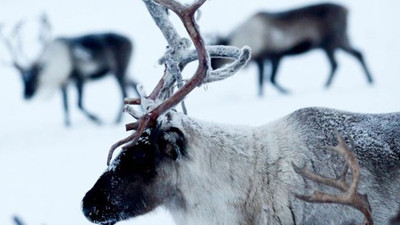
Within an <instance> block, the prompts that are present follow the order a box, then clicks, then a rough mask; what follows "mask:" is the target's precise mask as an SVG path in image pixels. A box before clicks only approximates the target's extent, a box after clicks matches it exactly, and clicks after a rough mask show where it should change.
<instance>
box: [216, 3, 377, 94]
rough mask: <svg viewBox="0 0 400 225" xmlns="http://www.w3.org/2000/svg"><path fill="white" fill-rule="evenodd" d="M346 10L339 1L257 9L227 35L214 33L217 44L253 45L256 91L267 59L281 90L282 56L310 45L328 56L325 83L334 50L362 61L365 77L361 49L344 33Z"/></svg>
mask: <svg viewBox="0 0 400 225" xmlns="http://www.w3.org/2000/svg"><path fill="white" fill-rule="evenodd" d="M347 14H348V10H347V9H346V8H345V7H343V6H340V5H336V4H332V3H325V4H317V5H311V6H306V7H302V8H298V9H293V10H289V11H284V12H278V13H271V12H258V13H256V14H255V15H253V16H251V17H250V18H249V19H247V20H246V21H245V22H244V23H242V24H241V25H240V26H239V27H237V28H235V29H234V30H233V32H231V33H230V34H229V35H228V36H227V37H217V38H216V40H214V41H215V42H216V44H220V45H233V46H238V47H241V46H244V45H248V46H250V47H251V49H252V59H251V60H252V61H253V62H255V63H256V64H257V68H258V86H259V90H258V94H259V96H262V95H263V91H264V89H263V84H264V77H265V76H266V73H265V68H264V67H265V62H270V64H271V72H270V74H269V78H270V81H271V84H272V85H273V86H274V87H276V88H277V89H278V90H279V91H280V92H281V93H288V91H287V90H286V89H285V88H283V87H282V86H281V85H279V84H278V83H277V81H276V75H277V72H278V68H279V64H280V62H281V60H282V58H284V57H286V56H290V55H297V54H301V53H305V52H307V51H309V50H312V49H322V50H323V51H324V52H325V53H326V55H327V56H328V60H329V63H330V65H331V71H330V74H329V77H328V80H327V82H326V84H325V87H326V88H328V87H329V86H330V85H331V83H332V79H333V76H334V74H335V72H336V69H337V67H338V63H337V61H336V58H335V51H336V50H337V49H342V50H343V51H345V52H347V53H349V54H350V55H352V56H354V57H355V58H356V59H357V60H358V61H359V62H360V63H361V65H362V67H363V69H364V72H365V75H366V77H367V80H368V82H369V83H370V84H372V83H373V79H372V76H371V74H370V72H369V70H368V68H367V65H366V63H365V61H364V58H363V55H362V54H361V52H360V51H358V50H357V49H355V48H353V47H352V46H351V44H350V41H349V37H348V34H347ZM225 62H226V60H223V59H215V60H213V61H212V64H213V68H219V67H221V66H222V65H223V64H224V63H225Z"/></svg>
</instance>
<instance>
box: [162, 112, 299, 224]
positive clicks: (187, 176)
mask: <svg viewBox="0 0 400 225" xmlns="http://www.w3.org/2000/svg"><path fill="white" fill-rule="evenodd" d="M275 126H278V125H277V124H276V125H274V124H273V125H272V126H271V127H275ZM279 127H281V125H280V126H279ZM182 128H183V130H184V131H185V136H186V138H187V140H188V143H190V145H189V146H188V150H187V151H188V155H189V157H188V158H187V159H182V161H181V162H180V165H179V168H178V169H177V175H176V176H177V178H176V180H177V184H176V185H177V187H178V189H179V193H180V194H181V196H180V197H179V199H180V200H181V201H182V202H183V203H182V204H181V205H179V206H178V205H177V204H176V202H174V203H172V204H170V205H167V208H168V209H169V210H170V211H171V213H172V215H173V217H174V218H175V220H176V222H177V224H182V225H183V224H185V225H195V224H199V225H200V224H230V225H235V224H293V221H294V218H293V217H294V215H293V212H292V211H291V209H290V203H289V197H288V196H290V195H289V194H288V190H289V187H287V186H288V182H286V181H287V179H288V178H290V177H291V176H292V175H291V174H293V172H292V171H290V172H289V173H288V171H287V170H285V169H283V167H282V166H284V167H285V168H291V167H288V166H287V165H290V162H291V159H292V157H291V156H285V155H283V154H277V152H276V150H277V149H280V146H277V145H280V143H275V142H271V143H266V142H265V141H263V140H271V138H268V137H265V134H266V133H267V136H277V137H276V138H277V139H278V140H279V135H280V134H279V129H281V128H279V129H276V130H275V132H274V133H272V132H265V131H266V130H270V129H269V128H268V127H262V128H258V129H252V128H250V127H239V126H238V127H234V126H232V127H227V126H226V125H224V126H218V125H215V124H207V123H204V122H199V121H194V120H192V119H188V118H187V119H184V120H183V121H182ZM285 129H288V128H287V127H286V128H285V127H284V128H283V129H281V130H282V132H285ZM285 141H286V140H285ZM216 143H217V145H216ZM282 147H283V148H285V147H284V146H282ZM272 149H276V150H275V152H274V151H272ZM278 155H279V156H278ZM288 174H289V175H288ZM272 177H274V178H272ZM271 178H272V179H271ZM293 179H294V178H293ZM291 182H293V180H292V181H291ZM272 193H274V194H272ZM285 218H286V219H285Z"/></svg>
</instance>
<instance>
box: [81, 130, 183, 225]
mask: <svg viewBox="0 0 400 225" xmlns="http://www.w3.org/2000/svg"><path fill="white" fill-rule="evenodd" d="M185 145H186V143H185V138H184V135H183V133H182V132H181V131H180V130H179V129H178V128H174V127H172V128H168V129H166V130H161V129H159V128H154V129H152V130H151V131H148V132H147V133H146V132H145V133H144V134H143V135H142V137H141V138H140V139H139V141H138V143H137V144H136V145H135V146H134V147H131V148H127V149H124V150H123V151H122V152H121V153H120V154H119V155H118V156H117V158H116V159H115V160H114V161H113V163H112V164H111V166H110V167H109V168H108V170H107V171H106V172H105V173H104V174H103V175H102V176H101V177H100V178H99V179H98V181H97V182H96V184H95V185H94V187H93V188H92V189H91V190H90V191H88V192H87V193H86V195H85V197H84V198H83V201H82V210H83V213H84V214H85V216H86V217H87V218H88V219H89V220H90V221H92V222H94V223H98V224H114V223H116V222H118V221H121V220H124V219H128V218H131V217H135V216H139V215H143V214H145V213H147V212H149V211H151V210H153V209H155V208H156V207H157V206H159V205H161V204H162V203H164V202H165V201H167V200H168V198H170V197H172V196H173V195H174V190H175V189H174V187H173V183H172V182H171V179H170V176H169V173H170V172H171V171H168V170H166V169H165V168H166V167H173V166H174V165H175V164H176V161H177V160H178V159H179V158H180V157H181V156H185V155H186V153H185ZM163 168H164V169H163ZM165 170H166V171H165Z"/></svg>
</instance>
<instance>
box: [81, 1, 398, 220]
mask: <svg viewBox="0 0 400 225" xmlns="http://www.w3.org/2000/svg"><path fill="white" fill-rule="evenodd" d="M144 2H145V3H146V5H147V7H148V9H149V11H150V13H151V14H152V16H153V18H154V19H155V22H156V23H157V25H158V26H159V27H160V29H161V30H162V32H163V34H164V36H165V38H166V39H167V41H168V44H169V48H168V51H167V53H166V55H165V56H164V57H163V58H162V62H163V63H165V66H166V70H165V74H164V76H163V77H162V79H161V80H160V82H159V83H158V84H157V86H156V87H155V89H154V90H153V91H152V93H151V94H150V95H149V96H147V97H146V95H145V94H144V93H143V90H142V89H140V95H141V98H140V99H127V100H126V103H127V104H128V105H127V106H126V111H127V112H128V113H129V114H130V115H132V116H133V117H135V118H137V119H138V121H137V122H135V123H131V124H127V125H126V129H127V130H136V131H135V132H134V133H133V134H132V135H131V136H128V137H127V138H125V139H123V140H121V141H119V142H117V143H116V144H114V145H113V146H112V147H111V149H110V153H109V158H108V165H109V167H108V168H107V170H106V171H105V172H104V174H103V175H102V176H101V177H100V178H99V180H98V181H97V182H96V184H95V185H94V186H93V188H92V189H91V190H90V191H88V192H87V194H86V195H85V197H84V198H83V202H82V207H83V213H84V214H85V216H86V217H87V218H88V219H89V220H90V221H92V222H94V223H98V224H106V225H111V224H115V223H117V222H118V221H121V220H125V219H128V218H131V217H135V216H139V215H142V214H145V213H148V212H150V211H152V210H154V209H155V208H156V207H158V206H164V207H165V208H166V209H168V210H169V212H170V213H171V214H172V216H173V218H174V219H175V221H176V223H177V224H180V225H193V224H229V225H239V224H273V225H274V224H276V225H279V224H280V225H288V224H303V225H312V224H350V223H354V224H361V222H362V221H363V220H364V217H365V221H366V224H369V225H372V224H373V223H374V222H375V223H376V224H380V225H381V224H388V221H389V219H390V218H391V217H392V216H394V215H395V214H396V211H397V204H398V196H399V194H400V178H399V177H400V175H399V172H400V170H399V166H400V160H399V155H400V139H399V137H400V113H393V114H376V115H370V114H356V113H347V112H342V111H337V110H333V109H325V108H306V109H301V110H298V111H296V112H294V113H292V114H290V115H288V116H285V117H283V118H282V119H280V120H277V121H275V122H273V123H271V124H268V125H265V126H261V127H256V128H252V127H241V126H227V125H219V124H214V123H207V122H203V121H199V120H196V119H193V118H190V117H188V116H186V115H184V114H182V113H179V112H177V111H176V110H175V109H173V107H174V106H175V105H177V104H178V103H179V102H180V101H181V100H183V98H184V97H185V96H186V95H187V94H188V93H189V92H190V91H192V90H193V89H194V88H195V87H196V86H198V85H201V84H203V83H208V82H212V81H217V80H221V79H224V78H226V77H228V76H230V75H233V73H235V72H236V71H237V70H238V69H239V68H240V67H242V66H244V64H245V63H246V61H247V60H248V59H249V51H248V49H247V48H243V49H242V50H237V49H235V48H231V47H224V46H209V47H207V48H206V47H205V45H204V42H203V40H202V37H201V36H200V33H199V31H198V27H197V25H196V23H195V19H194V14H195V11H196V10H197V9H198V8H199V7H200V6H201V5H202V4H203V3H204V2H205V0H198V1H195V2H194V3H193V4H192V5H181V4H180V3H177V2H175V1H169V0H156V1H154V2H157V3H158V4H156V3H154V2H153V1H151V0H144ZM159 4H162V5H163V6H161V5H159ZM165 6H166V7H168V8H169V9H170V10H172V11H173V12H175V13H176V14H177V15H178V16H179V17H180V18H181V20H182V22H183V23H184V25H185V27H186V29H187V31H188V33H189V36H190V37H191V40H192V42H193V43H194V45H195V47H196V51H197V57H196V56H195V55H194V54H193V52H191V51H189V50H188V49H187V46H188V44H187V41H186V40H185V39H181V38H180V37H179V35H178V34H177V33H176V32H175V29H174V28H173V27H172V25H171V24H170V22H169V20H168V17H167V15H166V10H165V8H164V7H165ZM222 55H224V56H226V57H231V58H233V59H235V60H234V62H233V63H232V64H230V65H229V66H227V67H224V68H222V69H218V70H214V71H210V70H209V68H210V67H209V60H210V56H211V57H215V56H222ZM196 58H198V60H199V64H198V68H197V70H196V72H195V75H194V76H193V77H192V78H191V79H190V80H189V81H187V82H186V83H185V85H183V86H182V87H181V88H179V89H178V90H177V91H176V92H175V93H172V92H173V87H174V86H175V83H179V82H180V80H181V77H180V70H179V68H180V67H181V68H183V67H184V66H185V65H186V64H187V63H188V62H190V61H192V60H194V59H196ZM178 86H179V85H178ZM132 104H140V105H141V107H142V108H143V109H144V111H145V112H146V113H145V114H141V113H139V112H137V111H135V110H133V108H132V107H131V106H130V105H132ZM335 130H336V131H338V132H339V133H340V134H342V135H344V136H345V137H348V138H351V139H352V140H354V145H350V147H348V146H347V144H346V143H345V141H344V140H343V139H342V138H341V137H338V141H337V140H336V139H335V138H334V131H335ZM348 140H350V139H348ZM123 144H125V146H124V147H123V149H122V151H121V153H120V154H119V155H118V156H117V157H116V158H115V159H114V160H113V161H112V162H111V159H112V154H113V151H114V150H115V149H116V148H118V147H119V146H121V145H123ZM335 145H336V146H337V147H335V148H334V149H335V151H338V152H339V153H340V154H342V155H344V158H345V162H346V164H347V165H348V166H346V167H345V170H344V171H345V172H342V173H341V174H342V175H341V176H339V179H338V181H330V180H328V181H324V180H322V181H321V179H314V178H313V176H311V178H310V176H309V174H310V173H309V169H307V168H311V169H312V171H313V172H315V173H318V174H321V175H323V176H329V177H332V176H334V175H335V174H336V173H339V172H340V170H343V169H342V168H343V164H344V162H343V160H342V159H341V158H340V157H338V155H337V154H336V153H334V152H330V151H326V150H324V149H321V148H320V146H335ZM353 151H354V154H355V156H354V155H353V154H352V152H353ZM355 157H357V159H358V160H359V163H360V167H361V169H359V167H358V165H357V163H356V162H357V160H356V158H355ZM110 162H111V164H110ZM292 163H294V164H295V165H298V166H303V165H305V167H303V168H298V167H297V166H295V167H294V168H293V167H292ZM348 167H350V168H351V175H352V182H351V184H350V185H348V184H347V183H346V174H347V173H346V172H347V168H348ZM297 172H298V173H300V174H301V175H302V176H300V175H298V174H297ZM311 174H312V173H311ZM315 176H317V175H315ZM303 177H304V178H303ZM317 177H318V176H317ZM308 179H311V180H313V181H317V182H316V183H315V182H310V181H308ZM322 184H326V185H329V186H331V187H334V188H337V189H339V190H341V191H343V192H345V193H344V194H342V195H338V196H331V197H330V198H329V199H327V198H326V196H329V195H327V194H323V195H322V196H318V195H316V196H315V195H311V197H307V195H308V192H310V191H312V190H314V189H318V190H320V191H322V192H326V193H332V189H330V188H328V187H326V186H324V185H322ZM358 189H359V192H357V190H358ZM361 193H365V194H368V200H369V202H368V201H367V199H366V197H363V196H364V195H363V194H361ZM296 195H297V196H298V197H296ZM302 195H304V196H302ZM303 200H307V201H309V200H316V201H317V202H326V200H328V202H330V203H334V202H336V203H338V204H337V205H332V204H314V203H307V202H305V201H303ZM369 203H370V204H369ZM349 206H352V207H354V208H355V209H353V208H351V207H349ZM357 210H360V211H361V212H362V213H363V214H361V213H358V212H357ZM371 210H372V211H371ZM371 212H372V214H371Z"/></svg>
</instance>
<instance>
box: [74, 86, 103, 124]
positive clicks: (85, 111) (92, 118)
mask: <svg viewBox="0 0 400 225" xmlns="http://www.w3.org/2000/svg"><path fill="white" fill-rule="evenodd" d="M76 88H77V91H78V107H79V109H80V110H81V111H82V112H83V113H84V114H85V115H86V116H87V117H88V118H89V119H90V120H92V121H93V122H95V123H97V124H101V121H100V119H99V118H97V117H96V116H95V115H93V114H91V113H89V112H88V111H87V110H86V109H85V108H84V107H83V102H82V97H83V81H82V80H77V81H76Z"/></svg>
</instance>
